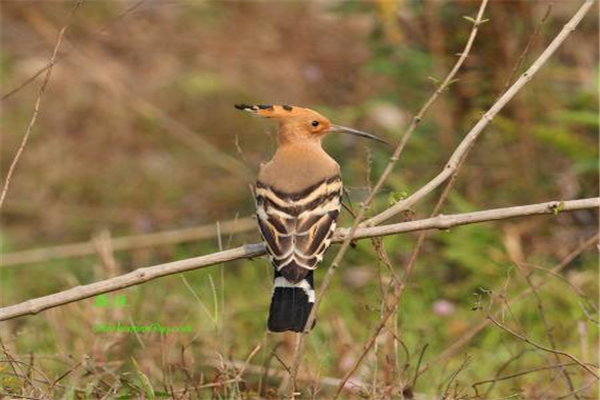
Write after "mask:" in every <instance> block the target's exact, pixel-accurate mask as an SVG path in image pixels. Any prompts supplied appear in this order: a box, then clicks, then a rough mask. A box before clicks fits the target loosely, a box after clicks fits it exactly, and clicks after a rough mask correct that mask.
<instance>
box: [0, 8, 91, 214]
mask: <svg viewBox="0 0 600 400" xmlns="http://www.w3.org/2000/svg"><path fill="white" fill-rule="evenodd" d="M82 2H83V0H78V1H77V3H75V6H73V9H72V10H71V14H70V15H69V18H68V19H67V22H66V23H65V25H64V26H63V27H62V28H61V30H60V32H59V33H58V39H56V44H55V45H54V50H53V51H52V57H51V58H50V63H49V64H50V67H48V69H47V70H46V75H45V76H44V81H43V82H42V86H40V91H39V93H38V96H37V99H36V100H35V105H34V106H33V114H32V115H31V119H30V120H29V124H27V129H25V135H23V139H22V140H21V144H20V145H19V148H18V149H17V153H16V154H15V157H14V158H13V160H12V162H11V164H10V167H9V168H8V173H7V174H6V179H5V180H4V186H3V187H2V193H0V209H2V204H4V199H5V198H6V193H7V191H8V185H10V179H11V178H12V176H13V174H14V172H15V168H16V167H17V163H18V162H19V159H20V158H21V154H22V153H23V150H25V146H26V145H27V141H28V140H29V136H30V135H31V131H32V130H33V126H34V125H35V121H36V120H37V116H38V114H39V112H40V105H41V104H42V96H43V95H44V93H45V92H46V87H48V82H50V76H51V75H52V69H53V67H54V63H55V61H56V56H57V55H58V49H59V48H60V44H61V43H62V40H63V37H64V36H65V33H66V32H67V28H68V27H69V25H70V24H71V21H72V20H73V16H74V15H75V11H77V9H78V8H79V6H80V5H81V3H82Z"/></svg>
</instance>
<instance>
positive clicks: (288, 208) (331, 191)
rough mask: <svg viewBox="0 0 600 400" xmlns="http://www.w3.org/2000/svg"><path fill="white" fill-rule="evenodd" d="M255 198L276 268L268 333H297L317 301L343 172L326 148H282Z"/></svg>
mask: <svg viewBox="0 0 600 400" xmlns="http://www.w3.org/2000/svg"><path fill="white" fill-rule="evenodd" d="M290 147H291V146H290ZM319 150H320V151H319ZM255 193H256V209H257V217H258V225H259V227H260V231H261V234H262V237H263V239H264V240H265V243H266V245H267V251H268V253H269V257H270V259H271V263H272V265H273V267H274V268H275V282H274V293H273V300H272V303H271V310H270V313H269V329H270V330H271V331H283V330H294V331H298V332H299V331H301V330H302V329H303V328H304V322H305V321H306V318H307V317H308V313H309V312H310V310H311V308H312V304H313V303H314V299H315V292H314V286H313V270H314V269H316V268H317V266H318V264H319V263H320V262H321V260H322V259H323V254H324V253H325V251H326V250H327V248H328V247H329V245H330V244H331V236H332V235H333V232H334V230H335V227H336V220H337V217H338V214H339V211H340V207H341V195H342V181H341V176H340V169H339V166H338V164H337V163H336V162H335V161H334V160H333V159H332V158H331V157H329V156H328V155H327V154H326V153H325V152H324V151H323V150H322V149H317V150H315V149H312V148H310V147H309V148H302V147H300V146H298V147H296V148H292V149H288V148H283V149H279V150H278V151H277V153H276V155H275V156H274V157H273V159H272V160H271V161H270V162H268V163H267V164H265V165H264V166H263V167H262V168H261V171H260V174H259V178H258V181H257V184H256V190H255Z"/></svg>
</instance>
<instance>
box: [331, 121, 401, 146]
mask: <svg viewBox="0 0 600 400" xmlns="http://www.w3.org/2000/svg"><path fill="white" fill-rule="evenodd" d="M329 132H341V133H349V134H350V135H354V136H360V137H364V138H367V139H371V140H375V141H377V142H381V143H385V144H387V145H389V143H388V142H386V141H385V140H383V139H381V138H379V137H377V136H375V135H372V134H370V133H367V132H363V131H359V130H357V129H353V128H348V127H346V126H341V125H333V124H332V125H331V128H329Z"/></svg>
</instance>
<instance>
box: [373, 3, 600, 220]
mask: <svg viewBox="0 0 600 400" xmlns="http://www.w3.org/2000/svg"><path fill="white" fill-rule="evenodd" d="M594 1H595V0H585V1H584V2H583V4H582V5H581V7H580V8H579V10H577V12H576V13H575V15H574V16H573V17H572V18H571V20H570V21H569V22H568V23H567V24H566V25H565V26H564V27H563V29H562V31H561V32H560V33H559V34H558V35H557V36H556V37H555V38H554V40H553V41H552V42H551V43H550V44H549V45H548V47H546V49H545V50H544V51H543V52H542V54H541V55H540V56H539V57H538V59H537V60H536V61H535V62H534V63H533V64H532V65H531V67H529V69H528V70H527V71H525V72H524V73H523V74H522V75H521V76H520V77H519V79H517V81H516V82H515V83H514V84H513V85H512V86H511V87H510V89H508V90H507V91H506V92H504V94H503V95H502V96H501V97H500V98H499V99H498V101H496V103H495V104H494V105H493V106H492V107H491V108H490V109H489V110H488V111H487V112H486V113H485V114H484V115H483V117H482V118H481V119H480V120H479V121H478V122H477V124H475V126H474V127H473V128H472V129H471V130H470V131H469V133H468V134H467V136H465V138H464V139H463V141H462V142H461V143H460V144H459V145H458V147H457V148H456V150H455V151H454V153H453V154H452V156H451V157H450V160H449V161H448V163H447V164H446V166H445V167H444V169H443V170H442V172H440V173H439V174H438V175H437V176H436V177H435V178H433V179H432V180H431V181H429V182H428V183H427V184H425V185H424V186H422V187H421V188H420V189H419V190H417V191H416V192H414V193H413V194H412V195H411V196H409V197H407V198H406V199H404V200H401V201H399V202H397V203H396V204H394V205H393V206H391V207H389V208H388V209H386V210H385V211H383V212H381V213H380V214H378V215H376V216H374V217H373V218H371V219H368V220H366V221H365V222H363V223H362V226H373V225H379V224H380V223H382V222H383V221H385V220H387V219H390V218H391V217H393V216H395V215H397V214H399V213H401V212H402V211H404V210H406V209H408V208H409V207H411V206H412V205H414V204H415V203H417V202H418V201H419V200H421V199H422V198H423V197H425V196H426V195H428V194H429V193H431V192H432V191H433V190H435V189H436V188H437V187H438V186H440V185H441V184H442V183H444V182H445V181H446V180H447V179H448V178H450V177H451V176H452V174H454V172H455V171H456V169H457V168H458V165H459V164H460V161H461V160H462V158H463V156H464V155H465V154H466V153H467V152H468V150H469V148H470V147H471V146H472V144H473V142H475V141H476V140H477V138H478V137H479V136H480V135H481V133H482V132H483V130H484V129H485V128H486V127H487V126H488V125H489V123H490V122H492V120H493V119H494V117H495V116H496V115H497V114H498V113H499V112H500V111H501V110H502V109H503V108H504V106H505V105H506V104H507V103H508V102H509V101H510V100H511V99H512V98H513V97H514V96H515V95H516V94H517V93H518V92H519V91H520V90H521V89H522V88H523V87H524V86H525V85H526V84H527V83H528V82H529V81H530V80H531V79H532V78H533V76H534V75H535V74H536V73H537V72H538V70H539V69H540V68H541V67H542V66H543V65H544V64H545V63H546V62H547V61H548V60H549V59H550V57H551V56H552V54H554V52H555V51H556V49H558V48H559V47H560V45H561V44H562V43H563V42H564V41H565V39H566V38H567V37H568V36H569V35H570V34H571V33H572V32H573V31H574V30H575V28H576V27H577V25H579V23H580V22H581V20H582V19H583V17H584V16H585V15H586V14H587V12H588V11H589V10H590V8H591V7H592V5H593V4H594Z"/></svg>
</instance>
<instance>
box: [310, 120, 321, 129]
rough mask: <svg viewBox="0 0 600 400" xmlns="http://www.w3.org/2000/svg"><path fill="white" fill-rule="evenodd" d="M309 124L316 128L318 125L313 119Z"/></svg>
mask: <svg viewBox="0 0 600 400" xmlns="http://www.w3.org/2000/svg"><path fill="white" fill-rule="evenodd" d="M310 124H311V125H312V126H314V127H315V128H316V127H317V126H319V121H313V122H311V123H310Z"/></svg>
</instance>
